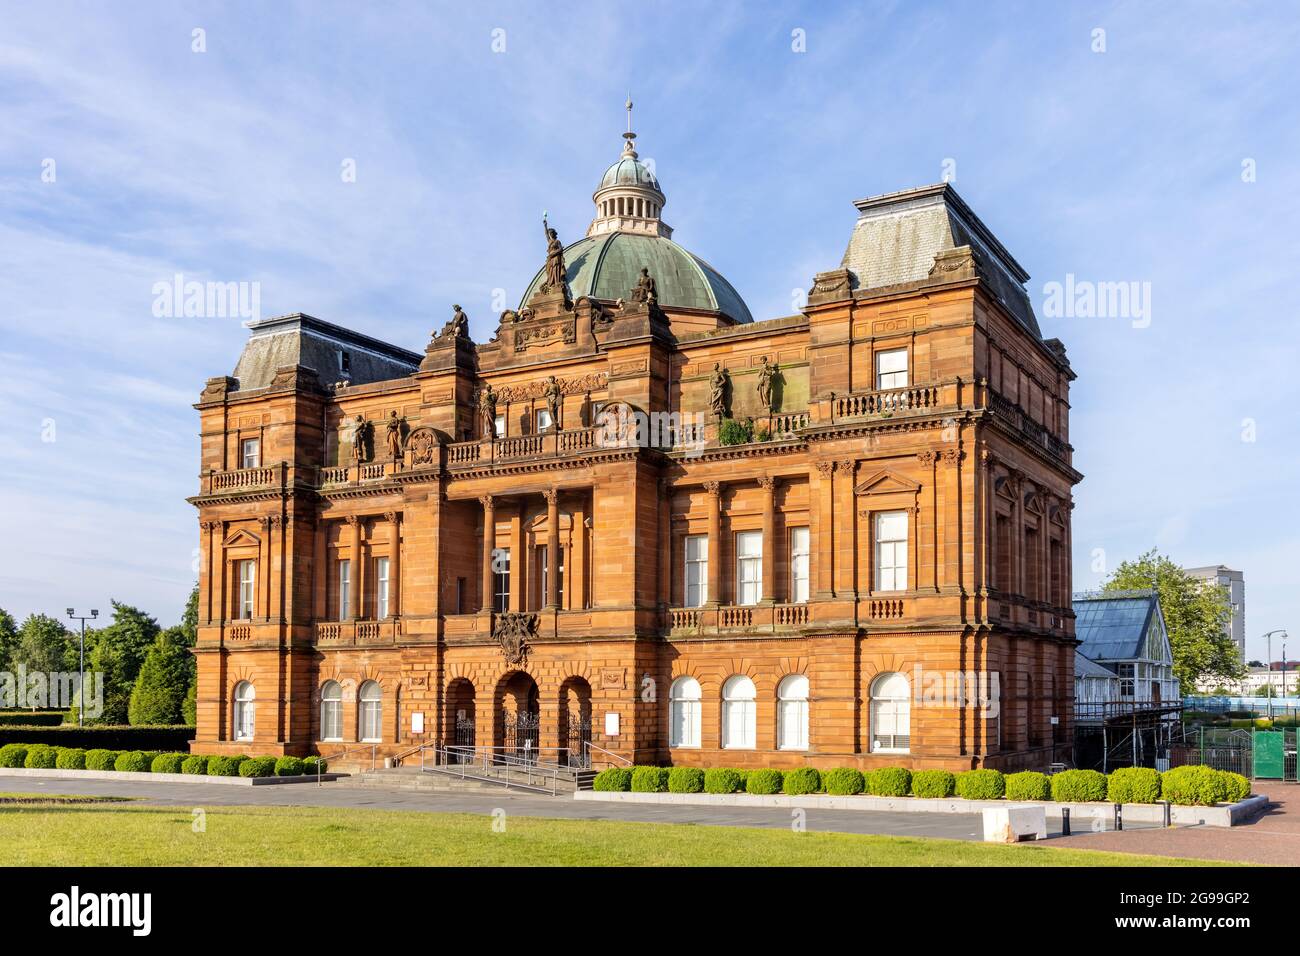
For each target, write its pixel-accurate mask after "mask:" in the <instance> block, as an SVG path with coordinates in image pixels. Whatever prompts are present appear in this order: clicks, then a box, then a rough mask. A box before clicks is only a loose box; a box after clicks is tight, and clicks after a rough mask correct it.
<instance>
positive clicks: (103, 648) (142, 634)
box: [86, 601, 159, 724]
mask: <svg viewBox="0 0 1300 956" xmlns="http://www.w3.org/2000/svg"><path fill="white" fill-rule="evenodd" d="M158 632H159V627H158V622H157V621H156V620H154V619H153V618H152V617H150V616H149V615H148V614H145V613H144V612H143V611H141V610H138V609H137V608H134V607H131V606H130V605H128V604H119V603H118V602H117V601H114V602H113V623H112V624H109V625H108V626H107V627H102V628H100V629H99V630H97V631H95V632H94V642H93V644H94V646H93V648H92V646H91V643H92V642H91V633H90V632H87V634H86V659H87V663H88V669H89V670H91V671H99V672H101V673H102V674H103V675H104V712H103V713H102V714H101V715H100V716H99V717H98V718H96V722H97V723H101V724H125V723H126V722H127V711H128V709H129V706H130V701H131V692H132V691H133V690H134V689H135V681H136V678H137V677H138V676H139V675H140V668H141V667H142V666H143V665H144V659H145V655H146V654H148V652H149V648H150V647H152V646H153V644H154V642H155V641H156V640H157V639H158Z"/></svg>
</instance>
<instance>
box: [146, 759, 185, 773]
mask: <svg viewBox="0 0 1300 956" xmlns="http://www.w3.org/2000/svg"><path fill="white" fill-rule="evenodd" d="M188 757H189V755H188V754H159V755H158V756H156V757H154V758H153V763H151V764H149V770H150V772H151V773H180V772H181V765H182V764H183V763H185V761H186V759H188Z"/></svg>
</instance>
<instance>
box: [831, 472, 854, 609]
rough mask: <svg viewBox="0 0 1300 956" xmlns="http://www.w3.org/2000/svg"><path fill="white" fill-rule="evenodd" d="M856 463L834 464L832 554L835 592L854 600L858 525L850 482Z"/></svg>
mask: <svg viewBox="0 0 1300 956" xmlns="http://www.w3.org/2000/svg"><path fill="white" fill-rule="evenodd" d="M856 470H857V463H856V462H854V461H841V462H837V463H836V465H835V473H836V475H837V476H838V477H837V478H836V484H837V485H839V488H838V489H837V490H838V492H839V494H838V495H837V496H836V500H835V506H834V513H835V552H836V555H837V558H836V571H837V574H836V577H837V578H838V579H839V580H838V583H837V584H836V587H835V591H836V594H837V595H838V596H839V597H842V598H849V599H852V598H856V597H857V593H858V589H857V580H856V579H857V560H856V559H857V554H856V550H857V530H858V529H857V525H856V522H855V521H854V520H853V482H854V477H855V472H856Z"/></svg>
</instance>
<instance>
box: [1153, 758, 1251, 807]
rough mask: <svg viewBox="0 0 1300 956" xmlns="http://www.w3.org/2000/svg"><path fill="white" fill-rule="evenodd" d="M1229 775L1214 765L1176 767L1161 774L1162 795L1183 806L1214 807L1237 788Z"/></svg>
mask: <svg viewBox="0 0 1300 956" xmlns="http://www.w3.org/2000/svg"><path fill="white" fill-rule="evenodd" d="M1227 776H1228V775H1227V774H1226V773H1225V772H1224V771H1222V770H1215V769H1214V768H1213V767H1174V768H1173V769H1172V770H1166V771H1165V772H1164V773H1163V774H1161V775H1160V795H1161V796H1162V797H1163V798H1164V799H1166V800H1168V801H1170V802H1171V803H1177V804H1181V805H1183V806H1203V807H1212V806H1214V805H1215V804H1216V803H1223V802H1224V801H1226V800H1227V799H1228V797H1229V795H1230V793H1232V792H1233V791H1234V790H1236V789H1237V785H1236V784H1235V783H1233V784H1230V783H1229V782H1228V779H1227Z"/></svg>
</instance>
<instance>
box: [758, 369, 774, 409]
mask: <svg viewBox="0 0 1300 956" xmlns="http://www.w3.org/2000/svg"><path fill="white" fill-rule="evenodd" d="M775 375H776V366H775V365H772V364H771V363H770V362H768V360H767V356H766V355H764V356H763V367H762V368H760V369H759V370H758V401H759V404H760V405H762V407H763V411H765V412H771V411H772V379H773V378H774V377H775Z"/></svg>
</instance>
